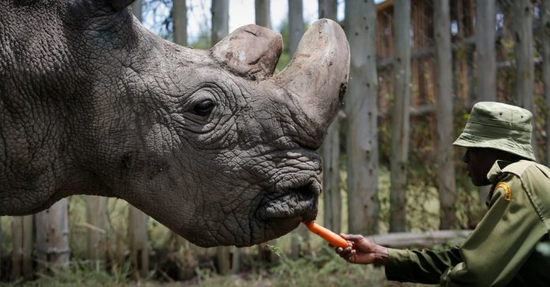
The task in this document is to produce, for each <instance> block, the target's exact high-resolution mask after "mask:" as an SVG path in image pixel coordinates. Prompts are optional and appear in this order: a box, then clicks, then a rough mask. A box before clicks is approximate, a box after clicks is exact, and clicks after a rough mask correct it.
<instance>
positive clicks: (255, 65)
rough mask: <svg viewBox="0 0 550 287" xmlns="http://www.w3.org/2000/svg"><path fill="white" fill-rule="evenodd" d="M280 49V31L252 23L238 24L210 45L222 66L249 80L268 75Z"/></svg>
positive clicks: (274, 65)
mask: <svg viewBox="0 0 550 287" xmlns="http://www.w3.org/2000/svg"><path fill="white" fill-rule="evenodd" d="M282 50H283V38H282V37H281V34H279V33H277V32H275V31H273V30H270V29H268V28H265V27H261V26H257V25H252V24H251V25H246V26H243V27H240V28H238V29H237V30H235V31H234V32H233V33H231V34H229V35H228V36H227V37H225V38H223V39H222V40H221V41H220V42H218V43H217V44H216V45H215V46H214V47H212V49H211V51H212V57H214V59H216V61H218V62H219V63H220V64H221V65H222V66H225V68H226V69H228V70H229V71H231V72H232V73H233V74H235V75H238V76H241V77H247V78H249V79H252V80H264V79H266V78H268V77H271V76H272V75H273V72H274V71H275V67H276V66H277V62H278V61H279V56H281V52H282Z"/></svg>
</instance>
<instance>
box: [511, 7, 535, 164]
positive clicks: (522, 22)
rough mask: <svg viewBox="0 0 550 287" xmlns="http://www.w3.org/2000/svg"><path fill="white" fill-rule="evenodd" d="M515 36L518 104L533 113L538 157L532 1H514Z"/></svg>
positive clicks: (513, 24) (532, 143)
mask: <svg viewBox="0 0 550 287" xmlns="http://www.w3.org/2000/svg"><path fill="white" fill-rule="evenodd" d="M512 15H513V20H512V21H511V24H512V31H513V35H514V42H515V44H514V55H515V58H516V89H515V92H516V94H515V98H516V101H517V102H518V104H519V105H520V106H521V107H523V108H526V109H528V110H529V111H531V112H532V113H533V119H532V121H531V122H532V124H533V136H532V137H531V145H532V146H533V151H534V152H535V155H537V150H538V147H537V141H536V140H537V137H536V132H537V130H536V129H535V119H536V110H535V93H534V86H535V61H534V60H533V52H534V50H535V48H534V46H533V7H532V4H531V1H530V0H514V1H512Z"/></svg>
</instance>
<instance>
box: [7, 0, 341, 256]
mask: <svg viewBox="0 0 550 287" xmlns="http://www.w3.org/2000/svg"><path fill="white" fill-rule="evenodd" d="M131 2H132V0H95V1H94V0H2V1H0V215H24V214H31V213H35V212H39V211H41V210H44V209H47V208H48V207H49V206H51V205H52V204H53V203H55V202H56V201H58V200H59V199H61V198H63V197H66V196H69V195H73V194H88V195H99V196H108V197H117V198H122V199H124V200H126V201H128V202H129V203H130V204H132V205H133V206H136V207H137V208H139V209H141V210H142V211H144V212H145V213H147V214H148V215H150V216H151V217H153V218H154V219H156V220H157V221H159V222H160V223H162V224H164V225H165V226H167V227H168V228H170V229H171V230H173V231H174V232H176V233H178V234H179V235H181V236H183V237H184V238H186V239H188V240H189V241H191V242H192V243H194V244H197V245H199V246H204V247H209V246H217V245H236V246H250V245H254V244H257V243H261V242H264V241H267V240H270V239H273V238H277V237H280V236H282V235H284V234H286V233H288V232H290V231H291V230H293V229H294V228H296V227H297V226H298V225H299V224H300V222H302V221H304V220H312V219H314V218H315V217H316V215H317V201H318V196H319V194H320V192H321V189H322V185H321V163H320V157H319V155H318V153H317V152H316V150H317V149H318V148H319V147H320V145H321V143H322V141H323V137H324V135H325V134H326V131H327V129H328V127H329V125H330V123H331V121H332V120H333V118H334V117H335V115H336V113H337V112H338V110H339V108H340V107H341V105H342V101H343V95H344V93H345V89H346V86H347V81H348V74H349V56H350V55H349V46H348V42H347V40H346V37H345V34H344V33H343V30H342V29H341V27H340V26H339V25H338V24H337V23H336V22H334V21H331V20H327V19H321V20H318V21H316V22H314V23H313V24H312V25H311V27H310V28H309V29H308V30H307V32H306V33H305V34H304V36H303V38H302V40H301V42H300V44H299V46H298V48H297V51H296V53H295V55H294V57H293V59H292V60H291V62H290V63H289V65H288V66H287V67H286V68H285V69H284V70H283V71H281V72H280V73H277V74H276V75H274V71H275V66H276V63H277V62H278V58H279V56H280V54H281V51H282V37H281V36H280V34H278V33H276V32H274V31H272V30H269V29H267V28H263V27H260V26H255V25H248V26H244V27H241V28H239V29H237V30H236V31H234V32H233V33H231V34H230V35H229V36H227V37H226V38H224V39H223V40H222V41H220V42H219V43H217V44H216V45H215V46H214V47H212V48H211V49H210V50H195V49H191V48H186V47H182V46H179V45H176V44H174V43H171V42H169V41H166V40H163V39H161V38H159V37H158V36H156V35H154V34H153V33H152V32H150V31H149V30H147V29H146V28H144V27H143V26H142V25H141V24H140V23H139V21H138V20H137V19H136V18H135V17H133V15H132V12H131V8H129V7H128V6H129V5H130V4H131Z"/></svg>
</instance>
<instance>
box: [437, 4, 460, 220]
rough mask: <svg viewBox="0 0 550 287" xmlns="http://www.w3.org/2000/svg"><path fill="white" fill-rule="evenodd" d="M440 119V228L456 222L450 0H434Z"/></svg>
mask: <svg viewBox="0 0 550 287" xmlns="http://www.w3.org/2000/svg"><path fill="white" fill-rule="evenodd" d="M434 34H435V56H436V59H435V63H436V73H435V74H436V75H437V82H436V85H435V86H436V93H435V94H436V97H437V98H436V105H437V109H436V119H437V139H438V141H437V170H438V174H437V186H438V187H439V201H440V205H441V213H440V214H439V218H440V222H439V228H440V229H453V228H454V227H455V224H456V214H455V211H454V208H453V207H454V202H455V199H456V182H455V165H454V158H453V146H452V144H453V140H454V139H453V136H454V133H453V118H454V113H453V101H454V93H453V71H452V69H453V54H452V49H451V16H450V6H449V0H439V1H435V2H434Z"/></svg>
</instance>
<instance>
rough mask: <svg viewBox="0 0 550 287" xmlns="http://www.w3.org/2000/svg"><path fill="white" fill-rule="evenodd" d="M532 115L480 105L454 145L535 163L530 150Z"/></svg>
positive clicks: (503, 106) (491, 104)
mask: <svg viewBox="0 0 550 287" xmlns="http://www.w3.org/2000/svg"><path fill="white" fill-rule="evenodd" d="M532 117H533V114H531V112H530V111H528V110H526V109H523V108H520V107H516V106H512V105H507V104H503V103H497V102H478V103H476V104H475V105H474V107H473V108H472V112H471V113H470V117H468V122H467V123H466V127H464V130H463V131H462V133H461V134H460V136H459V137H458V139H456V141H455V142H454V143H453V144H454V145H457V146H463V147H479V148H492V149H498V150H502V151H506V152H509V153H512V154H516V155H519V156H521V157H524V158H527V159H530V160H533V161H534V160H536V159H535V154H534V153H533V147H532V146H531V130H532V125H531V118H532Z"/></svg>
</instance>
